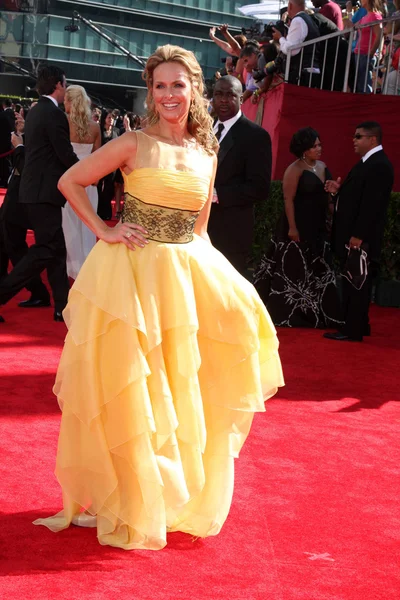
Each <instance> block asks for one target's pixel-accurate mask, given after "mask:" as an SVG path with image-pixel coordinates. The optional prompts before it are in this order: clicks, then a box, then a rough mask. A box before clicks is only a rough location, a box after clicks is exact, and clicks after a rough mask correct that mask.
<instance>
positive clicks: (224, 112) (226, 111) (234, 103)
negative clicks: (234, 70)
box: [213, 75, 243, 123]
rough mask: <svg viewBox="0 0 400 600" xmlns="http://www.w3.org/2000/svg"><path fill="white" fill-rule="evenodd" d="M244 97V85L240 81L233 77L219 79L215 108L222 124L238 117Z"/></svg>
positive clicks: (214, 102) (215, 93)
mask: <svg viewBox="0 0 400 600" xmlns="http://www.w3.org/2000/svg"><path fill="white" fill-rule="evenodd" d="M242 96H243V92H242V84H241V83H240V81H239V79H236V77H232V75H226V76H225V77H221V78H220V79H218V81H217V83H216V84H215V86H214V93H213V108H214V111H215V113H216V115H217V117H218V119H219V120H220V121H221V123H223V122H224V121H228V120H229V119H232V118H233V117H234V116H235V115H237V113H238V112H239V110H240V105H241V104H242Z"/></svg>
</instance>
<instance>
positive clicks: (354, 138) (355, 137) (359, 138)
mask: <svg viewBox="0 0 400 600" xmlns="http://www.w3.org/2000/svg"><path fill="white" fill-rule="evenodd" d="M363 137H374V136H373V135H366V134H362V133H355V134H354V135H353V140H361V138H363Z"/></svg>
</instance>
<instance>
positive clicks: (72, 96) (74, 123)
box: [63, 85, 101, 279]
mask: <svg viewBox="0 0 400 600" xmlns="http://www.w3.org/2000/svg"><path fill="white" fill-rule="evenodd" d="M90 104H91V103H90V98H89V96H88V95H87V93H86V91H85V89H84V88H83V87H82V86H80V85H70V86H69V87H68V88H67V91H66V94H65V99H64V106H65V112H66V113H67V117H68V122H69V131H70V139H71V144H72V146H73V148H74V152H75V154H76V155H77V157H78V158H79V160H82V158H85V157H86V156H89V154H91V153H92V152H94V151H95V150H97V149H98V148H100V146H101V134H100V126H99V125H98V123H95V122H94V121H93V119H92V114H91V108H90ZM86 193H87V195H88V197H89V200H90V203H91V205H92V207H93V210H94V211H97V204H98V194H97V187H96V186H95V185H90V186H89V187H88V188H86ZM63 231H64V237H65V245H66V247H67V272H68V275H69V277H72V278H73V279H76V277H77V275H78V273H79V271H80V268H81V267H82V265H83V263H84V262H85V260H86V258H87V256H88V254H89V252H90V251H91V250H92V248H93V246H94V245H95V243H96V236H95V235H94V233H93V232H92V231H91V230H90V229H89V228H88V227H86V225H85V224H84V223H82V221H81V220H80V218H79V217H78V216H77V214H76V213H75V212H74V211H73V210H72V208H71V206H70V205H69V204H68V202H67V203H66V205H65V207H64V208H63Z"/></svg>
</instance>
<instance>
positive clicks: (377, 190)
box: [324, 121, 394, 342]
mask: <svg viewBox="0 0 400 600" xmlns="http://www.w3.org/2000/svg"><path fill="white" fill-rule="evenodd" d="M353 141H354V150H355V152H356V153H357V154H359V155H360V156H361V160H360V162H359V163H357V164H356V166H355V167H353V169H352V170H351V171H350V173H349V174H348V176H347V177H346V179H345V180H344V182H343V183H341V180H340V178H338V179H337V181H327V182H326V186H325V187H326V190H327V191H328V192H330V193H331V194H332V195H333V196H335V197H336V208H335V213H334V219H333V228H332V244H333V250H334V252H335V254H336V255H337V256H338V258H339V259H340V260H341V261H342V264H343V265H344V263H345V262H346V258H347V253H348V250H347V249H346V246H348V247H350V248H353V249H358V250H360V248H361V247H362V248H363V249H365V250H366V252H367V255H368V261H369V269H368V270H369V272H368V276H367V279H366V281H365V283H364V285H363V286H362V287H361V289H360V290H358V289H356V288H355V287H354V286H353V285H352V284H351V283H350V282H349V281H348V279H346V278H345V277H342V281H343V312H344V315H343V316H344V321H345V324H344V326H343V328H342V329H341V330H340V331H338V332H336V333H325V334H324V337H326V338H328V339H331V340H338V341H357V342H360V341H362V339H363V336H364V335H370V326H369V317H368V311H369V304H370V300H371V287H372V278H373V276H374V275H375V274H376V272H377V267H378V264H379V257H380V253H381V246H382V239H383V234H384V229H385V223H386V214H387V207H388V204H389V200H390V193H391V190H392V187H393V179H394V173H393V166H392V164H391V162H390V161H389V159H388V157H387V156H386V154H385V153H384V151H383V148H382V130H381V127H380V125H379V123H376V122H375V121H366V122H364V123H361V124H360V125H358V127H357V129H356V133H355V134H354V137H353Z"/></svg>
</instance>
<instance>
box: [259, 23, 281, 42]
mask: <svg viewBox="0 0 400 600" xmlns="http://www.w3.org/2000/svg"><path fill="white" fill-rule="evenodd" d="M274 29H276V30H277V31H279V33H281V34H282V36H283V37H285V35H286V32H287V26H286V25H285V23H284V21H276V22H274V23H272V22H271V23H268V24H267V25H265V26H264V31H263V32H262V37H263V38H266V39H269V40H272V36H273V34H274Z"/></svg>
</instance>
